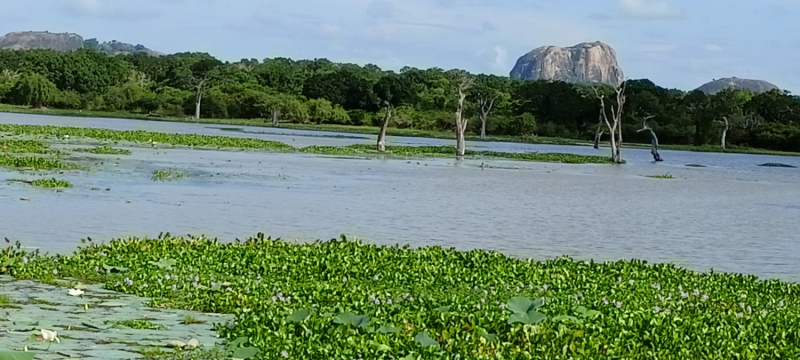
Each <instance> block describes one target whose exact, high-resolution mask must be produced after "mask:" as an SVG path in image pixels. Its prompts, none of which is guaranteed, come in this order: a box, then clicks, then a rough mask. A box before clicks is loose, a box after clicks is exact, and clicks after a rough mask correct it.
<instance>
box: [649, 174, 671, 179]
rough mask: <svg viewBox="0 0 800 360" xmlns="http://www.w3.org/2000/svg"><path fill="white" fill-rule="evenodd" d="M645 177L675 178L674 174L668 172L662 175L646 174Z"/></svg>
mask: <svg viewBox="0 0 800 360" xmlns="http://www.w3.org/2000/svg"><path fill="white" fill-rule="evenodd" d="M647 177H649V178H651V179H674V178H675V177H674V176H672V175H671V174H669V173H666V174H664V175H647Z"/></svg>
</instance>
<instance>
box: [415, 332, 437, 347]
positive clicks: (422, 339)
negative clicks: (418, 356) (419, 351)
mask: <svg viewBox="0 0 800 360" xmlns="http://www.w3.org/2000/svg"><path fill="white" fill-rule="evenodd" d="M414 340H415V341H416V342H417V344H419V346H421V347H424V348H427V347H429V346H435V347H437V348H438V347H439V342H437V341H436V340H434V339H432V338H431V337H430V336H429V335H428V332H426V331H423V332H421V333H419V334H417V336H416V337H414Z"/></svg>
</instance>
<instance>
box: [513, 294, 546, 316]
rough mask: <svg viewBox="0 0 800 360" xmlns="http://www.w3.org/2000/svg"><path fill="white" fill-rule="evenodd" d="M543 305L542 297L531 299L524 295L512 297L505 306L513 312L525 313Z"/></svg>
mask: <svg viewBox="0 0 800 360" xmlns="http://www.w3.org/2000/svg"><path fill="white" fill-rule="evenodd" d="M543 305H544V299H536V300H531V299H528V298H526V297H521V296H517V297H513V298H511V299H509V300H508V303H506V308H507V309H508V310H509V311H511V312H512V313H515V314H525V313H527V312H528V311H531V310H535V309H538V308H540V307H542V306H543Z"/></svg>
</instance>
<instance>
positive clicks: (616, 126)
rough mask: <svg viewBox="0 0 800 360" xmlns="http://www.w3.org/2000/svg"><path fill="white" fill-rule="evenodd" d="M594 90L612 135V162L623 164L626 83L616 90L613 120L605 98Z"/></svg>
mask: <svg viewBox="0 0 800 360" xmlns="http://www.w3.org/2000/svg"><path fill="white" fill-rule="evenodd" d="M593 89H594V91H595V94H596V95H597V98H598V99H600V111H601V115H602V117H603V122H605V124H606V127H607V128H608V133H609V134H610V135H611V162H613V163H614V164H621V163H622V153H621V151H620V148H621V147H622V109H623V108H624V106H625V83H624V82H623V83H622V85H620V86H619V87H618V88H617V89H615V92H616V94H617V106H616V108H615V107H614V106H613V105H612V106H611V120H609V119H608V114H606V103H605V96H604V95H600V94H599V93H598V91H597V89H596V88H594V87H593Z"/></svg>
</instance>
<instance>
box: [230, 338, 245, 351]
mask: <svg viewBox="0 0 800 360" xmlns="http://www.w3.org/2000/svg"><path fill="white" fill-rule="evenodd" d="M247 341H248V338H247V337H245V336H242V337H239V338H236V340H233V341H231V342H229V343H228V349H229V350H230V349H234V348H238V347H239V346H242V345H244V344H247Z"/></svg>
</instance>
